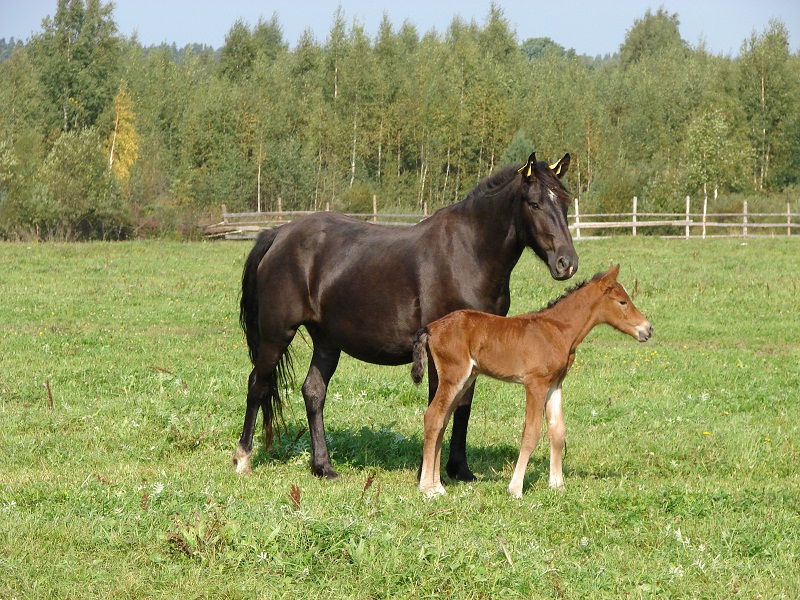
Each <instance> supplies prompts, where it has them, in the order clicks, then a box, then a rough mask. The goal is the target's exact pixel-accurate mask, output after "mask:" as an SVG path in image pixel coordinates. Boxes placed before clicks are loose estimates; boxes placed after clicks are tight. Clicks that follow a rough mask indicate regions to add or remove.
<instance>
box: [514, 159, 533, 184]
mask: <svg viewBox="0 0 800 600" xmlns="http://www.w3.org/2000/svg"><path fill="white" fill-rule="evenodd" d="M535 172H536V152H531V155H530V156H529V157H528V162H526V163H525V164H524V165H522V167H521V168H519V169H518V170H517V173H520V174H521V175H522V178H523V179H524V180H525V181H526V182H527V181H530V180H531V177H533V174H534V173H535Z"/></svg>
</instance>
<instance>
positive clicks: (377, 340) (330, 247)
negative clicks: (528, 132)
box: [241, 212, 496, 364]
mask: <svg viewBox="0 0 800 600" xmlns="http://www.w3.org/2000/svg"><path fill="white" fill-rule="evenodd" d="M441 218H442V217H440V216H438V215H434V216H432V217H431V218H430V219H428V220H426V221H423V222H421V223H419V224H417V225H414V226H411V227H389V226H380V225H374V224H370V223H364V222H363V221H360V220H357V219H353V218H350V217H346V216H344V215H340V214H337V213H330V212H324V213H315V214H312V215H309V216H307V217H304V218H302V219H299V220H297V221H294V222H292V223H289V224H287V225H284V226H282V227H279V228H276V229H271V230H266V231H263V232H261V234H260V235H259V237H258V240H257V241H256V243H255V245H254V247H253V250H252V251H251V253H250V256H249V257H248V259H247V262H246V264H245V270H244V275H243V279H242V303H241V307H242V311H241V320H242V324H243V327H244V328H245V331H246V333H247V339H248V346H249V347H250V350H251V355H252V354H253V352H257V347H258V337H257V334H258V331H259V327H260V331H261V332H262V333H264V334H266V335H270V336H272V335H277V336H280V335H282V334H284V333H286V334H287V335H288V331H287V327H288V329H292V330H296V329H297V327H299V326H300V325H305V326H306V327H308V328H310V329H313V330H314V333H317V334H318V335H323V336H324V337H325V338H326V339H327V340H329V341H330V342H331V343H333V344H334V345H335V346H337V347H338V348H340V349H341V350H343V351H344V352H346V353H347V354H350V355H351V356H354V357H355V358H358V359H360V360H364V361H368V362H372V363H377V364H403V363H407V362H410V361H411V346H412V344H411V342H412V340H413V337H414V333H415V332H416V330H417V329H419V328H420V327H421V326H422V325H423V324H424V323H428V322H430V321H432V320H434V319H436V318H438V317H439V316H442V314H446V313H447V312H449V311H450V310H452V309H455V308H458V307H459V306H462V305H463V304H464V303H466V302H468V301H469V300H468V299H466V298H461V297H459V296H458V295H455V297H454V295H453V294H452V292H450V293H448V294H447V297H446V298H444V297H443V295H442V294H439V293H437V290H440V289H444V290H451V289H452V288H453V286H454V285H455V286H456V287H457V284H458V283H459V282H458V280H459V277H460V276H461V275H462V274H460V273H458V272H456V269H457V268H458V266H459V265H458V262H457V261H453V264H449V265H445V266H446V268H441V267H442V266H443V265H442V264H441V261H439V260H437V258H436V255H437V254H442V252H443V249H442V248H441V246H442V244H444V243H447V244H449V245H452V244H453V240H452V239H447V238H445V236H443V235H441V234H439V233H437V229H438V230H440V231H441V230H442V228H441V227H438V228H437V227H436V226H435V225H437V221H438V220H440V219H441ZM448 282H449V283H450V285H448ZM492 304H494V303H492ZM495 308H496V307H495V306H490V307H483V309H484V310H490V309H495ZM287 324H288V325H287Z"/></svg>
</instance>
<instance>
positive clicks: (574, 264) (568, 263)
mask: <svg viewBox="0 0 800 600" xmlns="http://www.w3.org/2000/svg"><path fill="white" fill-rule="evenodd" d="M556 257H557V258H556V259H555V261H548V262H547V266H548V267H550V275H551V276H552V277H553V279H556V280H558V281H563V280H564V279H569V278H570V277H572V276H573V275H575V273H577V272H578V255H577V254H576V253H575V251H574V250H573V251H571V252H559V253H558V254H557V255H556Z"/></svg>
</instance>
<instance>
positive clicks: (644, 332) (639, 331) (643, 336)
mask: <svg viewBox="0 0 800 600" xmlns="http://www.w3.org/2000/svg"><path fill="white" fill-rule="evenodd" d="M636 335H637V339H638V340H639V341H640V342H646V341H647V340H649V339H650V337H651V336H652V335H653V326H652V325H650V323H648V322H647V321H645V322H644V323H643V324H642V325H639V326H638V327H636Z"/></svg>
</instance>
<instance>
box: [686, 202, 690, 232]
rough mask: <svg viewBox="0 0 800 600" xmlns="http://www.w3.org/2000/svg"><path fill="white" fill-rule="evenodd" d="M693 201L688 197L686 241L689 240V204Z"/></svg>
mask: <svg viewBox="0 0 800 600" xmlns="http://www.w3.org/2000/svg"><path fill="white" fill-rule="evenodd" d="M690 202H691V200H690V199H689V196H686V239H687V240H688V239H689V203H690Z"/></svg>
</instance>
